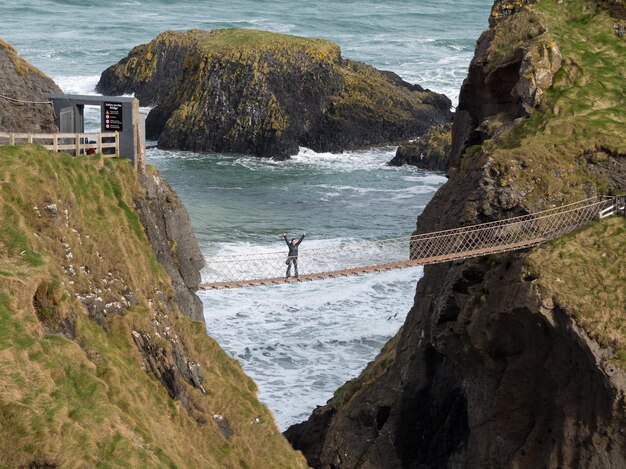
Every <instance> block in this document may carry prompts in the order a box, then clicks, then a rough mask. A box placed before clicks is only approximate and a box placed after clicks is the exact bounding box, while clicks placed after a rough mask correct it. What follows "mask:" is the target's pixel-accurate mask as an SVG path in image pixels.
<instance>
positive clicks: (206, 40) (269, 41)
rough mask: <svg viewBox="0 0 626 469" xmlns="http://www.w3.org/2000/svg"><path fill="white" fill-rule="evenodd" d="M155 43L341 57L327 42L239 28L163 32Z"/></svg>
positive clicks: (208, 49)
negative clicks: (301, 52) (282, 51)
mask: <svg viewBox="0 0 626 469" xmlns="http://www.w3.org/2000/svg"><path fill="white" fill-rule="evenodd" d="M158 43H167V44H172V43H177V44H180V45H188V46H195V47H197V48H198V49H199V50H201V51H202V52H204V53H206V54H208V55H214V54H219V55H227V54H228V53H231V52H236V53H237V54H245V53H249V52H253V51H255V52H262V51H273V52H276V51H279V50H287V51H293V50H300V51H304V52H306V53H308V54H311V55H313V56H317V57H319V58H328V59H332V60H335V59H337V58H338V57H339V55H340V53H341V50H340V48H339V46H338V45H337V44H335V43H333V42H331V41H328V40H326V39H317V38H306V37H300V36H291V35H287V34H279V33H273V32H269V31H260V30H255V29H238V28H230V29H214V30H211V31H203V30H199V29H193V30H190V31H186V32H181V31H165V32H163V33H161V34H159V35H158V36H157V37H156V38H154V39H153V40H152V41H151V42H150V44H152V45H154V44H158ZM150 44H149V45H150ZM140 47H142V46H140Z"/></svg>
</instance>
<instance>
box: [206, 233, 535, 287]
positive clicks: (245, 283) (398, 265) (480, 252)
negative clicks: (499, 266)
mask: <svg viewBox="0 0 626 469" xmlns="http://www.w3.org/2000/svg"><path fill="white" fill-rule="evenodd" d="M545 241H547V239H546V238H543V237H542V238H535V239H531V240H525V241H522V242H519V243H512V244H504V245H501V246H495V247H490V248H485V249H476V250H474V251H465V252H459V253H452V254H447V255H442V256H435V257H428V258H423V259H412V260H407V261H401V262H392V263H389V264H378V265H369V266H364V267H357V268H353V269H343V270H335V271H332V272H321V273H315V274H304V275H300V276H299V277H298V278H295V277H289V278H285V277H275V278H268V279H251V280H241V281H234V282H216V283H205V284H202V285H200V287H199V289H200V290H224V289H233V288H245V287H259V286H272V285H281V284H286V283H303V282H311V281H313V280H326V279H334V278H341V277H352V276H355V275H362V274H368V273H372V272H385V271H389V270H395V269H404V268H407V267H417V266H420V265H431V264H442V263H444V262H451V261H455V260H462V259H469V258H472V257H480V256H486V255H489V254H499V253H503V252H509V251H516V250H520V249H526V248H530V247H534V246H537V245H539V244H541V243H543V242H545Z"/></svg>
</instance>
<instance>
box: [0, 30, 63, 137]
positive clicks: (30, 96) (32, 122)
mask: <svg viewBox="0 0 626 469" xmlns="http://www.w3.org/2000/svg"><path fill="white" fill-rule="evenodd" d="M0 90H1V91H0V94H2V95H3V96H0V131H3V132H53V131H55V130H56V126H55V124H54V115H53V113H52V105H50V104H40V103H42V102H45V101H46V100H45V99H44V96H43V95H44V93H52V92H60V91H61V89H60V88H59V87H58V86H57V85H56V84H55V83H54V81H52V79H51V78H49V77H48V76H46V75H45V74H44V73H43V72H42V71H41V70H39V69H37V68H35V67H33V66H32V65H31V64H29V63H28V62H26V61H25V60H24V59H22V58H21V57H20V56H19V55H18V54H17V51H16V50H15V49H14V48H13V46H12V45H11V44H8V43H6V42H4V41H2V40H1V39H0Z"/></svg>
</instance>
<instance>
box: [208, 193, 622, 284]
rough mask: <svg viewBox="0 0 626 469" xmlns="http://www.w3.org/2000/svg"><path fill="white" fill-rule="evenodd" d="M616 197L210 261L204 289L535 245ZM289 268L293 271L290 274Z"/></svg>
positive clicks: (613, 205)
mask: <svg viewBox="0 0 626 469" xmlns="http://www.w3.org/2000/svg"><path fill="white" fill-rule="evenodd" d="M619 207H620V203H619V201H618V199H616V198H610V197H605V198H592V199H586V200H582V201H579V202H575V203H572V204H569V205H564V206H562V207H558V208H553V209H549V210H544V211H542V212H537V213H533V214H529V215H523V216H520V217H515V218H508V219H504V220H499V221H494V222H489V223H482V224H479V225H471V226H466V227H461V228H454V229H451V230H445V231H437V232H431V233H424V234H418V235H413V236H407V237H403V238H393V239H384V240H375V241H361V242H355V243H345V244H342V245H339V246H333V247H332V248H315V249H307V248H306V247H302V248H301V249H300V255H299V257H298V258H297V259H296V260H295V262H292V263H291V265H289V260H288V257H287V253H286V252H283V251H274V252H265V253H248V254H237V255H230V256H223V257H213V258H209V259H207V268H206V269H205V275H204V277H205V282H206V283H205V284H204V285H203V286H204V287H210V286H211V285H217V284H224V283H236V282H244V283H245V282H253V281H258V280H264V279H268V280H270V279H279V278H285V277H286V276H287V275H288V274H289V275H294V276H295V275H296V274H299V275H300V276H301V277H302V276H311V275H320V274H333V273H342V274H350V273H355V274H356V273H361V272H366V271H369V270H375V269H376V268H398V267H408V266H413V265H425V264H434V263H439V262H446V261H450V260H454V259H465V258H469V257H475V256H480V255H485V254H491V253H498V252H505V251H511V250H516V249H522V248H525V247H531V246H535V245H537V244H540V243H542V242H545V241H547V240H550V239H554V238H557V237H559V236H561V235H563V234H565V233H569V232H570V231H572V230H575V229H576V228H579V227H581V226H583V225H584V224H586V223H588V222H589V221H591V220H594V219H597V218H599V217H600V216H602V215H605V214H612V213H616V212H617V210H618V209H619ZM288 268H289V270H288Z"/></svg>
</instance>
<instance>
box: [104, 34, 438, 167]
mask: <svg viewBox="0 0 626 469" xmlns="http://www.w3.org/2000/svg"><path fill="white" fill-rule="evenodd" d="M97 89H98V90H99V91H100V92H102V93H106V94H122V93H135V95H136V96H137V97H138V98H139V100H140V101H141V103H142V105H150V106H155V108H154V109H153V110H152V112H151V113H150V115H149V116H148V121H147V132H148V135H149V136H150V137H151V138H158V140H159V146H160V147H162V148H177V149H187V150H194V151H219V152H234V153H246V154H253V155H259V156H270V157H277V158H285V157H288V156H289V155H292V154H295V153H297V152H298V147H299V146H306V147H309V148H312V149H314V150H316V151H343V150H347V149H356V148H360V147H366V146H372V145H377V144H384V143H389V142H393V141H399V140H403V139H407V138H411V137H415V136H418V135H420V134H421V133H422V132H424V131H425V130H426V129H427V128H429V127H430V126H432V125H434V124H438V123H443V122H447V121H448V120H449V119H450V110H449V109H450V101H449V100H448V99H447V98H446V97H445V96H443V95H440V94H437V93H432V92H430V91H426V90H424V89H422V88H421V87H419V86H416V85H411V84H409V83H406V82H404V81H403V80H402V79H400V77H398V76H397V75H395V74H393V73H390V72H383V71H379V70H377V69H375V68H373V67H371V66H369V65H366V64H363V63H359V62H354V61H350V60H346V59H343V58H342V57H341V51H340V48H339V46H337V45H336V44H334V43H332V42H329V41H327V40H323V39H307V38H300V37H294V36H287V35H281V34H275V33H269V32H263V31H254V30H238V29H228V30H215V31H210V32H207V31H199V30H192V31H188V32H165V33H163V34H161V35H159V36H157V37H156V38H155V39H154V40H153V41H151V42H150V43H148V44H144V45H141V46H138V47H136V48H134V49H133V50H132V51H131V52H130V54H129V55H128V56H127V57H126V58H125V59H123V60H122V61H121V62H119V63H118V64H116V65H113V66H112V67H110V68H109V69H107V70H106V71H105V72H104V73H103V74H102V77H101V79H100V82H99V83H98V86H97Z"/></svg>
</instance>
